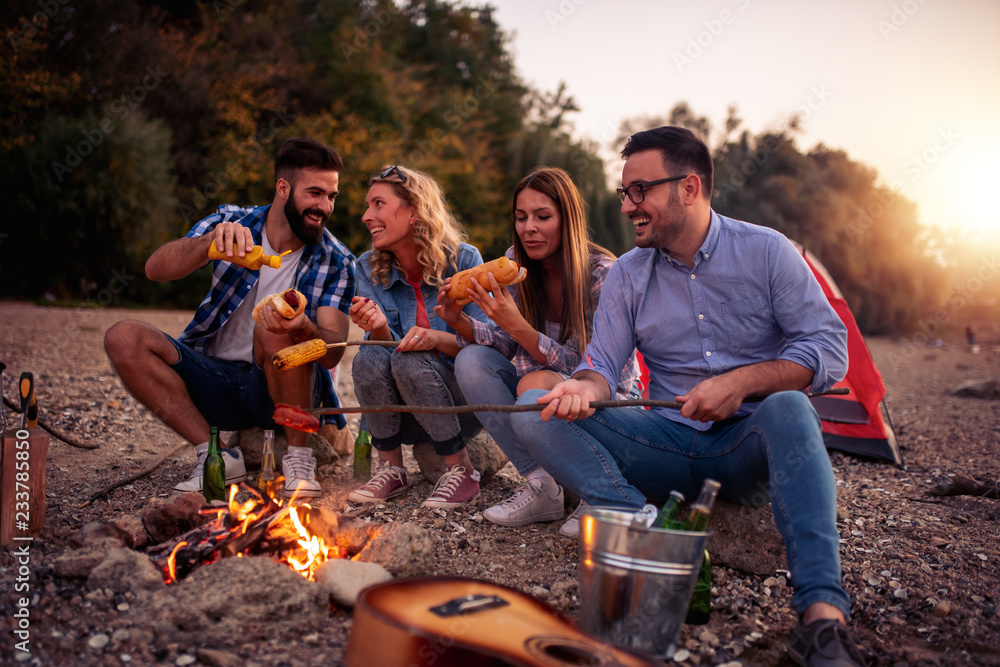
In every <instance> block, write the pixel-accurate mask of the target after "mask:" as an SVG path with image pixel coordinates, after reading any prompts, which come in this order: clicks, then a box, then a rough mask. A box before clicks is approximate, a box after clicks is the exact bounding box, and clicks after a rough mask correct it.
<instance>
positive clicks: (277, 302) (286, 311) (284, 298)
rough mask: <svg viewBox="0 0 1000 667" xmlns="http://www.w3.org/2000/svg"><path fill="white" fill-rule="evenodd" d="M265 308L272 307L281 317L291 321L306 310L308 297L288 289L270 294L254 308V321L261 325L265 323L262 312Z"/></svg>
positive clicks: (295, 290)
mask: <svg viewBox="0 0 1000 667" xmlns="http://www.w3.org/2000/svg"><path fill="white" fill-rule="evenodd" d="M293 304H294V305H293ZM264 306H271V308H273V309H274V310H275V312H277V313H278V314H279V315H281V316H282V317H284V318H285V319H286V320H290V319H292V318H293V317H295V316H296V315H298V314H299V313H301V312H302V311H304V310H305V309H306V296H305V294H303V293H302V292H300V291H298V290H297V289H286V290H285V291H284V292H280V293H277V294H268V295H267V296H265V297H264V298H263V299H261V300H260V301H258V302H257V305H256V306H254V308H253V319H254V320H255V321H257V322H260V323H261V324H263V322H262V321H261V315H260V311H261V310H263V309H264Z"/></svg>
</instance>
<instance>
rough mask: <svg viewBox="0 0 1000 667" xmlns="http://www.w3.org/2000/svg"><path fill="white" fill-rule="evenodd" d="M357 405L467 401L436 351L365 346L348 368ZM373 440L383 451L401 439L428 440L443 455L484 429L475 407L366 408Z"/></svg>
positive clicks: (439, 403)
mask: <svg viewBox="0 0 1000 667" xmlns="http://www.w3.org/2000/svg"><path fill="white" fill-rule="evenodd" d="M351 373H352V375H353V377H354V393H355V394H357V397H358V404H359V405H361V406H369V405H370V406H376V405H429V406H449V407H450V406H455V405H467V403H466V401H465V397H464V396H463V395H462V391H461V389H459V388H458V382H457V381H456V380H455V372H454V371H453V370H452V369H451V367H450V366H449V365H448V364H447V363H446V362H445V361H444V360H443V359H442V358H441V356H440V355H438V354H437V353H434V352H396V351H395V350H392V349H386V348H383V347H375V346H364V347H362V348H361V349H360V350H359V351H358V354H357V355H356V356H355V357H354V363H353V365H352V368H351ZM364 416H365V421H366V422H367V425H368V430H369V431H370V432H371V436H372V446H373V447H375V449H377V450H379V451H383V452H388V451H392V450H394V449H397V448H399V446H400V445H402V444H416V443H421V442H428V441H429V442H431V443H432V444H433V445H434V451H435V452H437V453H438V454H440V455H441V456H447V455H449V454H455V453H456V452H458V451H460V450H461V449H462V448H463V447H465V444H466V443H467V442H468V441H469V439H470V438H472V436H474V435H475V434H476V433H478V432H479V431H480V429H482V425H481V424H480V423H479V420H478V419H476V415H475V414H473V413H466V414H460V415H433V414H409V413H403V412H366V413H364Z"/></svg>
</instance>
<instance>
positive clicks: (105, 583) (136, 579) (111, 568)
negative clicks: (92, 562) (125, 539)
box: [87, 549, 166, 595]
mask: <svg viewBox="0 0 1000 667" xmlns="http://www.w3.org/2000/svg"><path fill="white" fill-rule="evenodd" d="M165 585H166V584H164V583H163V573H162V572H160V570H159V568H157V567H156V566H155V565H153V562H152V561H151V560H149V558H148V557H146V556H145V555H144V554H140V553H137V552H135V551H132V550H131V549H112V550H111V551H109V552H108V556H107V558H105V559H104V561H102V562H101V564H100V565H98V566H97V567H95V568H94V569H93V570H91V572H90V576H89V577H87V587H88V588H90V589H91V590H103V589H111V590H112V591H113V592H115V593H128V592H130V591H131V592H132V593H135V594H137V595H139V594H143V593H152V592H153V591H157V590H159V589H161V588H163V587H164V586H165Z"/></svg>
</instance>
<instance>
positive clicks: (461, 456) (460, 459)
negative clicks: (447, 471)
mask: <svg viewBox="0 0 1000 667" xmlns="http://www.w3.org/2000/svg"><path fill="white" fill-rule="evenodd" d="M400 458H402V457H400ZM441 458H443V459H444V462H445V463H446V464H448V467H449V468H450V467H451V466H454V465H460V466H462V467H463V468H465V470H466V471H467V472H470V473H471V472H472V461H471V460H470V459H469V450H467V449H466V448H465V447H462V449H460V450H458V451H457V452H455V453H454V454H448V455H447V456H442V457H441Z"/></svg>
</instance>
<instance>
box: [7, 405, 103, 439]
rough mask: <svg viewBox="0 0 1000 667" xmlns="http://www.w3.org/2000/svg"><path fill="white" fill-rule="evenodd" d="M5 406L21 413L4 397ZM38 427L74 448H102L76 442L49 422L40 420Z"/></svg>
mask: <svg viewBox="0 0 1000 667" xmlns="http://www.w3.org/2000/svg"><path fill="white" fill-rule="evenodd" d="M3 404H4V405H6V406H7V407H8V408H10V409H11V410H13V411H14V412H16V413H18V414H20V412H21V411H20V410H19V409H18V408H17V407H16V406H15V405H14V404H13V403H11V402H10V401H9V400H8V399H7V397H6V396H4V397H3ZM38 425H39V426H41V427H42V428H43V429H45V430H46V431H48V432H49V433H50V434H52V437H54V438H57V439H59V440H62V441H63V442H65V443H66V444H67V445H72V446H73V447H79V448H80V449H97V448H98V447H100V445H91V444H85V443H82V442H78V441H77V440H74V439H73V438H71V437H69V436H68V435H66V434H65V433H63V432H62V431H59V430H58V429H56V428H53V427H52V426H49V424H48V423H47V422H45V421H43V420H41V419H39V420H38Z"/></svg>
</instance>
